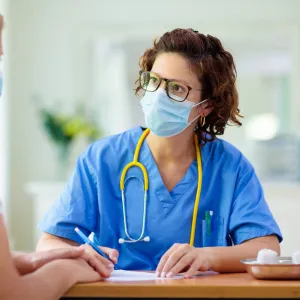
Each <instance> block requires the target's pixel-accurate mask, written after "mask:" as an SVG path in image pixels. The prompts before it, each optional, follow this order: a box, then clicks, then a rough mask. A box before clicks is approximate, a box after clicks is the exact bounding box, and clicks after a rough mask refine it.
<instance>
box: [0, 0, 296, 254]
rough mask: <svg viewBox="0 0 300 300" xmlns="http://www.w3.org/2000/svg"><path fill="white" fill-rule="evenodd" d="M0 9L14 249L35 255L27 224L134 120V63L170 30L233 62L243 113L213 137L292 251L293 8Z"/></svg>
mask: <svg viewBox="0 0 300 300" xmlns="http://www.w3.org/2000/svg"><path fill="white" fill-rule="evenodd" d="M0 4H1V11H2V13H3V14H4V16H5V22H6V25H5V31H4V53H5V54H4V71H3V73H4V93H3V96H2V99H1V100H2V101H0V130H1V134H0V137H1V140H0V141H1V142H0V159H1V160H0V197H1V198H2V199H3V201H4V206H5V213H6V221H7V226H8V230H9V235H10V241H11V245H12V247H13V248H14V249H17V250H25V251H26V250H33V249H34V248H35V243H36V241H37V238H38V235H39V233H38V232H37V230H36V226H37V223H38V222H39V220H40V219H41V218H42V216H43V214H44V212H45V211H46V210H47V208H48V207H49V206H50V205H51V203H53V201H55V200H56V199H57V197H58V196H59V194H60V192H61V190H62V188H63V185H64V183H65V180H66V179H67V178H68V176H69V174H70V172H71V171H72V168H73V166H74V164H75V161H76V157H77V156H78V155H79V154H80V152H81V151H83V150H84V149H85V148H86V146H87V145H88V144H89V143H90V142H92V140H94V139H95V138H99V137H101V136H105V135H108V134H113V133H118V132H121V131H124V130H126V129H127V128H129V127H132V126H135V125H138V124H139V125H143V124H144V121H143V116H142V111H141V109H140V106H139V101H138V99H137V98H136V97H135V96H134V92H133V86H134V81H135V80H136V79H137V72H138V70H139V68H138V59H139V57H140V56H141V55H142V54H143V52H144V50H145V49H146V48H147V47H150V46H151V44H152V42H153V39H154V38H155V37H157V36H160V35H161V34H162V33H164V32H165V31H168V30H172V29H174V28H178V27H183V28H193V29H196V30H198V31H199V32H202V33H205V34H211V35H215V36H217V37H218V38H220V39H221V41H222V42H223V44H224V46H225V47H226V48H227V49H228V50H229V51H231V53H232V54H233V55H234V57H235V61H236V66H237V72H238V89H239V94H240V108H241V112H242V114H243V115H244V116H245V118H244V120H243V126H242V127H240V128H237V127H230V126H228V128H227V130H226V134H225V136H224V137H223V138H224V139H226V140H228V141H229V142H231V143H233V144H234V145H235V146H236V147H238V148H239V149H240V150H241V151H243V153H244V154H245V155H246V156H247V157H248V158H249V159H250V160H251V162H252V163H253V165H254V166H255V168H256V171H257V173H258V175H259V178H260V179H261V181H262V184H263V187H264V190H265V195H266V199H267V201H268V204H269V206H270V207H271V209H272V212H273V214H274V216H275V217H276V219H277V221H278V222H279V225H280V227H281V229H282V232H283V235H284V242H283V244H282V251H283V254H285V255H291V254H292V252H293V251H295V250H297V249H300V235H299V234H298V233H297V229H299V228H300V218H299V213H300V143H299V129H300V88H299V87H300V1H298V0H251V1H241V0H227V1H222V0H220V1H217V0H214V1H213V0H211V1H204V0H185V1H177V0H164V1H159V0H152V1H150V2H147V3H146V2H141V1H137V0H127V1H123V0H110V1H104V0H103V1H101V0H85V1H81V0H0ZM116 184H118V183H117V181H116Z"/></svg>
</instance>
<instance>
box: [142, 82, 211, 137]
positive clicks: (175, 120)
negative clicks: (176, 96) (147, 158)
mask: <svg viewBox="0 0 300 300" xmlns="http://www.w3.org/2000/svg"><path fill="white" fill-rule="evenodd" d="M207 100H208V99H206V100H203V101H201V102H199V103H197V104H195V103H193V102H191V101H188V100H185V101H183V102H176V101H174V100H172V99H170V98H169V97H168V95H167V93H166V91H165V90H164V89H161V88H159V89H158V90H157V91H155V92H146V93H145V95H144V97H143V98H142V99H141V106H142V108H143V112H144V115H145V122H146V126H147V127H148V128H149V129H150V130H151V131H152V132H153V133H154V134H155V135H157V136H161V137H170V136H174V135H177V134H179V133H180V132H182V131H183V130H184V129H186V128H187V127H188V126H190V125H191V123H192V122H194V121H195V120H196V119H198V118H199V117H200V116H197V117H196V118H195V119H194V120H192V121H190V122H189V116H190V113H191V110H192V109H193V108H194V107H196V106H198V105H199V104H202V103H204V102H205V101H207Z"/></svg>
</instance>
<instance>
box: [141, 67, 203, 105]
mask: <svg viewBox="0 0 300 300" xmlns="http://www.w3.org/2000/svg"><path fill="white" fill-rule="evenodd" d="M139 73H140V77H139V83H140V87H141V89H143V90H144V91H146V92H150V93H151V92H155V91H157V90H158V88H159V87H160V85H161V83H162V81H165V82H166V88H165V90H166V92H167V95H168V97H169V98H170V99H171V100H173V101H176V102H183V101H185V100H186V98H187V97H188V96H189V94H190V91H200V92H203V91H204V90H202V89H201V90H200V89H194V88H192V87H190V86H189V85H187V84H185V83H183V82H181V81H180V80H173V79H167V78H163V77H161V76H159V75H158V74H156V73H155V72H150V71H140V72H139ZM143 73H149V74H151V73H152V74H155V76H157V78H158V79H159V83H158V85H157V87H156V89H155V90H154V91H147V90H145V89H144V88H143V86H142V83H141V81H142V80H141V77H142V74H143ZM169 82H179V83H181V84H183V85H184V86H186V87H187V89H188V92H187V94H186V97H185V98H184V99H183V100H176V99H173V98H172V97H171V96H170V95H169V88H168V87H169Z"/></svg>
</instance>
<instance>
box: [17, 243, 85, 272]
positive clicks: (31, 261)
mask: <svg viewBox="0 0 300 300" xmlns="http://www.w3.org/2000/svg"><path fill="white" fill-rule="evenodd" d="M83 254H84V249H82V248H80V247H68V248H61V249H53V250H47V251H41V252H32V253H16V252H15V253H12V256H13V261H14V264H15V267H16V268H17V270H18V272H19V273H20V274H22V275H23V274H28V273H32V272H34V271H35V270H37V269H38V268H40V267H42V266H43V265H45V264H47V263H49V262H51V261H53V260H56V259H67V258H79V257H82V255H83Z"/></svg>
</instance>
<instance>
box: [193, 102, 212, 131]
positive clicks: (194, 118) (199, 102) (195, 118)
mask: <svg viewBox="0 0 300 300" xmlns="http://www.w3.org/2000/svg"><path fill="white" fill-rule="evenodd" d="M208 100H210V98H207V99H205V100H203V101H201V102H199V103H197V104H195V105H193V106H192V108H194V107H196V106H198V105H200V104H203V103H205V102H207V101H208ZM200 117H201V118H204V123H203V119H202V120H201V124H200V125H201V127H203V126H204V125H205V117H203V116H200V115H199V116H197V117H196V118H194V119H193V120H192V121H191V122H190V123H189V124H190V125H191V124H192V123H193V122H194V121H196V120H197V119H198V118H200ZM202 123H203V125H202Z"/></svg>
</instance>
